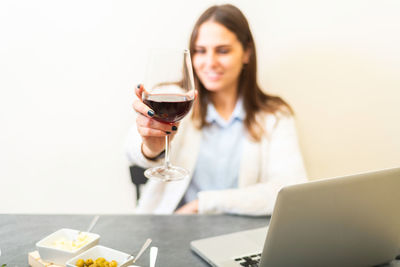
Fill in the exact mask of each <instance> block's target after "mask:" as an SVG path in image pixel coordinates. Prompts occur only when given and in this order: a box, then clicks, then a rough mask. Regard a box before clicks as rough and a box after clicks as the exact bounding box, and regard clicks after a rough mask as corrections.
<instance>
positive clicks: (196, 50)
mask: <svg viewBox="0 0 400 267" xmlns="http://www.w3.org/2000/svg"><path fill="white" fill-rule="evenodd" d="M194 52H195V53H196V54H204V53H205V52H206V51H205V50H204V49H195V50H194Z"/></svg>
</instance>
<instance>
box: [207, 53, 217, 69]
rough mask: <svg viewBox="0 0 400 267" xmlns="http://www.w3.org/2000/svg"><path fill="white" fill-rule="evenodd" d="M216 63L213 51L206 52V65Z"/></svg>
mask: <svg viewBox="0 0 400 267" xmlns="http://www.w3.org/2000/svg"><path fill="white" fill-rule="evenodd" d="M217 63H218V59H217V55H216V54H215V53H213V52H210V53H207V55H206V64H207V66H215V65H216V64H217Z"/></svg>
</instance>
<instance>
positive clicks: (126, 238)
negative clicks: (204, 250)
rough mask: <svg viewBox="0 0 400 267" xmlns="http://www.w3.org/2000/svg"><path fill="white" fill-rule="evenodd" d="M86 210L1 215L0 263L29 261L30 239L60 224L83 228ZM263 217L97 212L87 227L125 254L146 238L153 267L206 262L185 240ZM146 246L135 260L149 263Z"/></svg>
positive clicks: (257, 223) (258, 223) (262, 222)
mask: <svg viewBox="0 0 400 267" xmlns="http://www.w3.org/2000/svg"><path fill="white" fill-rule="evenodd" d="M92 218H93V216H91V215H0V249H1V252H2V255H1V256H0V266H1V265H2V264H7V267H14V266H18V267H23V266H28V253H29V252H32V251H34V250H36V247H35V243H36V242H37V241H39V240H40V239H42V238H43V237H45V236H46V235H48V234H50V233H52V232H54V231H56V230H58V229H61V228H72V229H82V230H85V229H86V228H87V227H88V225H89V224H90V221H91V219H92ZM268 222H269V218H267V217H243V216H231V215H188V216H185V215H168V216H162V215H102V216H100V219H99V220H98V222H97V224H96V226H95V227H94V229H93V230H92V232H94V233H97V234H99V235H100V243H99V244H101V245H103V246H107V247H111V248H114V249H117V250H120V251H123V252H126V253H134V254H136V253H137V252H138V251H139V249H140V247H141V246H142V244H143V243H144V242H145V240H146V239H147V238H151V239H152V240H153V242H152V244H151V245H152V246H156V247H158V249H159V250H158V257H157V264H156V265H157V266H162V267H169V266H171V267H180V266H185V267H186V266H191V267H196V266H199V267H205V266H208V265H207V264H206V263H205V262H204V261H203V260H202V259H201V258H199V257H198V256H197V255H195V254H194V253H193V252H191V250H190V241H192V240H194V239H199V238H204V237H210V236H214V235H219V234H227V233H231V232H235V231H240V230H248V229H252V228H258V227H264V226H266V225H267V224H268ZM149 251H150V250H149V249H148V250H147V251H146V252H145V253H144V254H143V255H142V257H141V258H140V259H139V260H138V261H137V262H136V264H138V265H140V266H143V267H147V266H149Z"/></svg>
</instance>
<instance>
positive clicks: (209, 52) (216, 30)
mask: <svg viewBox="0 0 400 267" xmlns="http://www.w3.org/2000/svg"><path fill="white" fill-rule="evenodd" d="M248 59H249V53H248V52H245V51H244V50H243V47H242V45H241V43H240V42H239V40H238V39H237V37H236V35H235V34H234V33H233V32H231V31H230V30H228V29H227V28H226V27H225V26H223V25H222V24H219V23H217V22H213V21H206V22H204V23H203V24H202V25H201V26H200V28H199V32H198V35H197V39H196V41H195V45H194V55H193V68H194V70H195V72H196V74H197V76H198V77H199V79H200V81H201V82H202V84H203V85H204V87H205V88H206V89H207V90H209V91H212V92H220V91H231V90H232V91H233V90H237V86H238V81H239V75H240V72H241V70H242V66H243V64H244V63H247V62H248Z"/></svg>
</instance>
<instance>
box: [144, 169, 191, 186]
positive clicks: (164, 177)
mask: <svg viewBox="0 0 400 267" xmlns="http://www.w3.org/2000/svg"><path fill="white" fill-rule="evenodd" d="M144 176H146V178H148V179H156V180H159V181H162V182H171V181H179V180H182V179H183V178H186V177H189V171H188V170H186V169H184V168H181V167H175V166H169V167H168V168H166V167H165V166H158V167H153V168H150V169H147V170H146V171H145V172H144Z"/></svg>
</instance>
